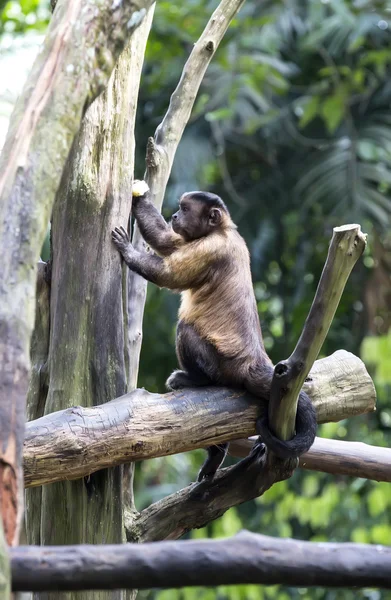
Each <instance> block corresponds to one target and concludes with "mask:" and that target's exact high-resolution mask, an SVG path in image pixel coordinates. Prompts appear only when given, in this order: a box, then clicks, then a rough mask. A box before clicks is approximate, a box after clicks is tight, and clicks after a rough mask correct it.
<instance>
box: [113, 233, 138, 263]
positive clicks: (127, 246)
mask: <svg viewBox="0 0 391 600" xmlns="http://www.w3.org/2000/svg"><path fill="white" fill-rule="evenodd" d="M111 239H112V240H113V242H114V244H115V245H116V246H117V249H118V250H119V252H120V253H121V254H122V256H123V257H124V260H125V261H128V260H129V259H130V258H131V257H132V255H133V254H134V253H135V249H134V248H133V246H132V244H131V243H130V239H129V235H128V232H127V231H126V229H124V228H123V227H116V228H115V229H113V231H112V232H111Z"/></svg>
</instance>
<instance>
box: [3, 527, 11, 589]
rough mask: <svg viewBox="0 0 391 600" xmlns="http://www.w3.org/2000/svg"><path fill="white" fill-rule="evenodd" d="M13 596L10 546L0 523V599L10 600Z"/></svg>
mask: <svg viewBox="0 0 391 600" xmlns="http://www.w3.org/2000/svg"><path fill="white" fill-rule="evenodd" d="M10 594H11V569H10V557H9V552H8V545H7V542H6V540H5V537H4V532H3V524H2V522H1V521H0V598H1V600H8V599H9V598H10Z"/></svg>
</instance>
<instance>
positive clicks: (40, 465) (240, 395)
mask: <svg viewBox="0 0 391 600" xmlns="http://www.w3.org/2000/svg"><path fill="white" fill-rule="evenodd" d="M327 374H329V376H327ZM311 379H312V381H311V382H310V383H309V387H308V392H309V394H310V395H311V398H312V400H313V401H314V404H315V405H316V407H317V411H318V419H319V422H325V421H333V420H339V419H341V418H348V417H349V416H353V415H355V414H361V413H365V412H368V411H372V410H373V409H374V405H375V392H374V387H373V383H372V380H371V378H370V377H369V375H368V373H367V371H366V369H365V366H364V363H363V362H362V361H361V360H360V359H359V358H357V357H355V356H354V355H353V354H350V353H348V352H345V351H338V352H337V353H335V354H333V355H332V356H331V357H329V358H325V359H322V360H319V361H317V362H316V363H315V365H314V368H313V370H312V371H311ZM349 400H350V401H349ZM262 408H264V405H262V404H261V403H260V401H259V399H256V398H254V397H252V396H250V395H248V394H246V393H245V392H243V391H240V390H235V391H234V390H227V389H225V388H204V389H202V388H201V389H200V388H199V389H195V390H194V389H187V390H186V391H183V392H175V393H169V394H163V395H160V394H150V393H149V392H147V391H145V390H135V391H134V392H131V393H130V394H126V395H124V396H122V397H121V398H117V399H116V400H113V401H111V402H108V403H106V404H104V405H100V406H94V407H89V408H87V407H85V408H83V407H80V406H78V407H75V408H69V409H66V410H62V411H58V412H55V413H51V414H48V415H45V416H44V417H42V418H40V419H37V420H35V421H31V422H30V423H27V426H26V437H25V446H24V467H25V483H26V485H27V486H36V485H42V484H44V483H52V482H54V481H60V480H64V479H76V478H80V477H83V476H85V475H89V474H90V473H92V472H94V471H97V470H100V469H103V468H106V467H111V466H114V465H118V464H121V463H125V462H129V461H132V460H140V459H144V458H152V457H156V456H165V455H168V454H175V453H178V452H185V451H187V450H192V449H194V448H199V447H204V446H207V445H210V444H211V443H217V442H222V441H227V440H232V439H238V438H240V437H244V436H245V437H248V436H249V435H252V434H254V433H255V421H256V418H257V416H259V414H260V411H261V410H262Z"/></svg>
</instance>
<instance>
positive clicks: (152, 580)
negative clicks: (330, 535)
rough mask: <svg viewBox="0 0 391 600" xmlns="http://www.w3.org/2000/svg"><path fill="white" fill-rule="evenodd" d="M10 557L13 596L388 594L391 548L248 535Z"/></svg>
mask: <svg viewBox="0 0 391 600" xmlns="http://www.w3.org/2000/svg"><path fill="white" fill-rule="evenodd" d="M10 553H11V568H12V586H13V590H14V591H48V590H61V591H67V590H86V589H89V590H99V589H126V588H132V589H134V588H138V589H150V588H157V587H159V588H178V587H183V586H199V585H205V586H207V585H209V586H216V585H229V584H244V583H252V584H268V585H270V584H278V583H280V584H284V585H290V586H305V587H309V586H325V587H332V586H338V587H353V586H354V587H379V588H387V589H391V548H388V547H385V546H380V545H374V546H371V545H368V544H335V543H314V542H302V541H297V540H291V539H274V538H271V537H267V536H263V535H257V534H254V533H249V532H241V533H239V534H238V535H236V536H235V537H233V538H230V539H224V540H191V541H181V542H178V541H175V542H172V541H171V542H155V543H148V544H125V545H117V546H111V545H107V546H85V545H80V546H52V547H49V546H47V547H38V546H20V547H18V548H13V549H11V551H10Z"/></svg>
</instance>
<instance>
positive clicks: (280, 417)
mask: <svg viewBox="0 0 391 600" xmlns="http://www.w3.org/2000/svg"><path fill="white" fill-rule="evenodd" d="M365 245H366V235H365V234H363V233H362V232H361V227H360V225H343V226H342V227H335V228H334V231H333V237H332V239H331V242H330V247H329V252H328V255H327V259H326V263H325V266H324V268H323V272H322V275H321V278H320V281H319V284H318V288H317V290H316V294H315V298H314V301H313V303H312V306H311V309H310V312H309V314H308V317H307V319H306V322H305V324H304V328H303V331H302V334H301V336H300V339H299V341H298V342H297V344H296V347H295V349H294V351H293V353H292V354H291V356H290V357H289V358H288V359H287V360H282V361H280V362H279V363H278V364H277V365H276V366H275V369H274V376H273V381H272V387H271V392H270V402H269V421H270V425H271V427H272V429H274V431H275V433H276V434H277V435H278V437H279V438H281V439H283V440H289V439H290V438H291V437H292V436H293V435H294V431H295V422H296V410H297V399H298V395H299V392H300V390H301V388H302V386H303V383H304V381H305V378H306V377H307V375H308V373H309V372H310V369H311V367H312V365H313V363H314V361H315V360H316V358H317V356H318V354H319V351H320V349H321V347H322V345H323V342H324V340H325V339H326V335H327V332H328V330H329V328H330V325H331V322H332V320H333V318H334V314H335V311H336V310H337V307H338V304H339V301H340V298H341V296H342V292H343V290H344V288H345V284H346V282H347V280H348V277H349V275H350V273H351V271H352V269H353V267H354V265H355V264H356V262H357V260H358V259H359V258H360V256H361V254H362V253H363V252H364V249H365Z"/></svg>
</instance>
